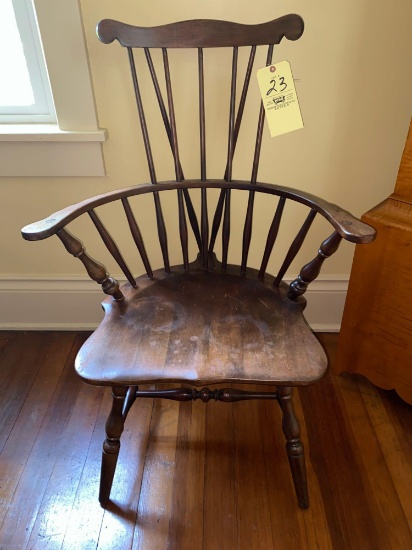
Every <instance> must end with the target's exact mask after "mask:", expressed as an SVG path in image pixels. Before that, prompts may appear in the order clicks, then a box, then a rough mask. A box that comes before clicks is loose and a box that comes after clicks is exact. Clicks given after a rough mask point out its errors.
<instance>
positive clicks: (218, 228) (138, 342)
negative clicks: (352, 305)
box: [22, 15, 375, 508]
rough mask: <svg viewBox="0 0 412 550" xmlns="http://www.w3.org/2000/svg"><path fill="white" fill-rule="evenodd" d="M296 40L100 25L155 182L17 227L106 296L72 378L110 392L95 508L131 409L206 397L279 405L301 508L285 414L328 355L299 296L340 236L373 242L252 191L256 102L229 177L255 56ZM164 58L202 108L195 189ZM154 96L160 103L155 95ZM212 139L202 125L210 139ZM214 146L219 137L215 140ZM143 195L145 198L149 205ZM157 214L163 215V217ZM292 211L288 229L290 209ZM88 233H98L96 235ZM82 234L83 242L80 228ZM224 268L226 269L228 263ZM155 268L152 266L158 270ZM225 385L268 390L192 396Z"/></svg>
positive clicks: (293, 436)
mask: <svg viewBox="0 0 412 550" xmlns="http://www.w3.org/2000/svg"><path fill="white" fill-rule="evenodd" d="M302 32H303V21H302V19H301V18H300V17H299V16H297V15H287V16H284V17H281V18H279V19H276V20H274V21H270V22H268V23H264V24H261V25H238V24H236V23H229V22H225V21H209V20H202V21H184V22H180V23H173V24H170V25H164V26H161V27H153V28H141V27H134V26H131V25H126V24H123V23H119V22H117V21H110V20H104V21H102V22H101V23H100V24H99V25H98V36H99V38H100V40H101V41H102V42H104V43H107V44H108V43H110V42H113V41H114V40H118V42H119V43H120V44H121V45H122V46H123V47H124V48H126V50H127V53H128V60H129V64H130V69H131V77H132V79H131V82H132V85H133V90H134V94H135V99H136V105H137V111H138V116H136V122H137V120H138V121H139V122H140V127H141V131H142V137H143V144H144V150H145V154H146V158H147V165H148V172H149V176H150V182H151V183H150V184H142V185H135V186H133V187H129V188H126V189H120V190H116V191H111V192H108V193H105V194H103V195H99V196H96V197H93V198H91V199H88V200H85V201H83V202H80V203H78V204H76V205H73V206H70V207H68V208H65V209H63V210H61V211H59V212H56V213H55V214H53V215H51V216H49V217H48V218H45V219H44V220H41V221H39V222H36V223H33V224H31V225H29V226H27V227H25V228H24V229H23V230H22V233H23V237H24V238H25V239H27V240H42V239H46V238H48V237H50V236H52V235H56V236H57V237H58V238H59V239H60V240H61V242H62V243H63V245H64V247H65V248H66V250H67V251H68V252H69V253H70V254H72V255H73V256H74V257H76V258H78V259H79V260H80V261H81V262H82V263H83V264H84V267H85V268H86V270H87V272H88V274H89V276H90V277H91V278H92V279H93V280H94V281H96V282H97V283H99V284H100V285H101V286H102V290H103V291H104V292H105V293H106V294H107V295H108V298H106V300H105V302H104V304H103V305H104V309H105V318H104V320H103V322H102V324H101V325H100V327H99V328H98V329H97V330H96V331H95V332H94V334H93V335H92V336H91V337H90V338H89V340H88V341H87V342H86V343H85V344H84V346H83V347H82V349H81V350H80V352H79V354H78V357H77V359H76V369H77V372H78V373H79V375H80V376H81V377H82V378H83V380H85V381H86V382H88V383H91V384H96V385H103V386H104V385H110V386H111V387H112V395H113V402H112V409H111V412H110V415H109V417H108V420H107V423H106V439H105V441H104V444H103V454H102V474H101V482H100V495H99V500H100V502H101V504H102V505H103V506H106V505H107V503H108V501H109V496H110V490H111V487H112V483H113V478H114V473H115V468H116V463H117V457H118V454H119V449H120V436H121V434H122V431H123V427H124V423H125V421H126V417H127V414H128V411H129V410H130V407H131V406H132V405H133V403H134V401H135V400H136V399H143V398H146V397H162V398H167V399H175V400H179V401H188V400H191V399H201V400H202V401H204V402H206V401H209V400H211V399H215V400H221V401H226V402H231V401H241V400H245V399H275V400H277V401H278V403H279V405H280V407H281V410H282V415H283V420H282V429H283V432H284V435H285V437H286V449H287V454H288V459H289V463H290V467H291V473H292V477H293V481H294V485H295V489H296V494H297V498H298V503H299V506H300V507H301V508H307V507H308V505H309V500H308V490H307V481H306V470H305V461H304V452H303V445H302V442H301V440H300V428H299V422H298V420H297V418H296V416H295V413H294V409H293V404H292V388H293V386H296V385H307V384H311V383H313V382H315V381H317V380H319V378H321V377H322V376H323V374H324V373H325V370H326V358H325V354H324V352H323V350H322V348H321V347H320V345H319V343H318V342H317V340H316V338H315V337H314V335H313V334H312V333H311V331H310V329H309V327H308V325H307V323H306V321H305V318H304V316H303V310H304V307H305V303H306V301H305V299H304V298H303V294H304V293H305V292H306V289H307V287H308V285H309V284H310V283H311V282H312V281H313V280H314V279H316V277H317V276H318V274H319V272H320V269H321V267H322V264H323V262H324V260H325V259H326V258H328V257H329V256H331V255H332V254H333V253H334V252H335V251H336V250H337V248H338V246H339V244H340V242H341V240H342V239H346V240H348V241H351V242H354V243H368V242H371V241H372V240H373V239H374V235H375V232H374V230H373V229H372V228H371V227H369V226H367V225H365V224H363V223H362V222H360V221H359V220H357V219H356V218H354V217H353V216H352V215H351V214H349V213H348V212H346V211H345V210H342V209H340V208H339V207H337V206H336V205H334V204H330V203H328V202H326V201H324V200H322V199H320V198H318V197H315V196H313V195H311V194H309V193H306V192H302V191H298V190H296V189H290V188H287V187H282V186H280V185H274V184H267V183H260V182H258V180H257V175H258V168H259V159H260V153H261V144H262V137H263V128H264V109H263V106H262V104H261V105H260V107H259V104H257V107H258V111H259V115H258V123H257V132H256V134H255V136H256V138H255V139H253V140H252V151H251V153H252V154H251V157H252V158H253V164H252V168H251V177H250V179H249V180H247V181H241V180H239V179H234V178H233V177H232V168H233V161H234V156H235V150H236V145H237V141H238V136H239V132H240V128H241V123H242V119H243V113H244V111H245V107H246V98H247V95H248V89H249V83H250V78H251V74H252V69H253V66H254V60H255V54H256V52H257V49H258V46H261V45H266V46H267V53H266V65H267V66H270V65H271V64H272V56H273V49H274V45H275V44H278V43H279V42H280V41H281V40H282V38H283V37H285V36H286V37H287V38H288V39H290V40H296V39H298V38H299V37H300V36H301V34H302ZM244 46H249V47H250V52H249V57H248V62H247V67H246V71H245V76H244V80H243V85H242V87H241V93H240V98H239V101H236V91H237V78H238V73H239V72H240V70H238V50H239V48H241V47H244ZM217 47H219V48H226V47H229V48H231V50H232V67H231V83H230V94H228V95H230V101H229V103H230V105H229V116H228V122H229V124H228V126H229V132H228V139H227V159H226V166H225V169H224V171H223V170H222V174H223V173H224V177H223V179H208V178H207V175H206V172H207V170H206V168H207V162H206V106H205V105H206V102H205V71H204V59H203V50H204V49H205V48H217ZM153 48H157V49H160V50H161V59H162V62H163V63H162V64H163V70H164V86H163V90H162V86H161V85H160V83H159V79H158V74H157V71H156V68H155V63H154V61H153V57H152V55H151V50H152V49H153ZM169 48H176V49H179V48H195V53H196V58H197V74H198V98H195V99H193V97H192V96H191V100H192V101H196V100H198V112H199V116H198V118H197V120H196V124H197V125H198V130H199V143H198V146H199V150H198V151H199V152H200V155H199V160H200V179H193V178H188V177H185V176H184V174H183V169H182V164H181V158H180V154H179V146H178V137H177V135H178V134H177V125H176V117H175V109H174V101H173V94H172V79H171V70H170V66H169V57H168V50H169ZM136 49H141V50H143V52H140V53H142V55H141V56H140V58H141V60H140V65H139V64H138V63H136V62H135V58H134V50H136ZM157 57H159V56H157ZM222 59H224V58H223V57H222ZM142 60H143V63H145V64H147V68H146V76H148V77H150V79H151V84H152V85H153V89H154V99H155V103H156V104H157V106H158V107H159V109H160V114H161V120H162V122H163V125H164V129H165V131H166V136H167V140H168V142H169V145H170V150H171V154H172V157H173V164H174V172H175V174H174V176H175V179H174V181H163V182H158V180H157V176H156V170H155V163H154V156H153V153H152V145H153V142H151V140H150V136H149V128H148V124H147V121H146V114H145V109H144V101H143V96H142V93H141V91H140V89H141V78H140V74H141V73H140V69H141V64H142ZM186 62H187V59H186V60H185V63H186ZM219 62H220V58H219ZM138 68H139V70H138ZM274 69H275V68H274ZM191 74H194V73H191ZM213 75H214V76H213V78H218V76H219V75H218V73H217V72H214V73H213ZM212 84H213V82H212ZM268 84H269V83H268ZM269 88H270V89H269ZM273 88H274V86H273V83H272V84H270V87H269V86H268V89H269V92H268V93H272V90H273ZM164 89H165V90H166V96H167V102H166V101H165V99H164V97H163V94H164ZM146 92H147V88H146ZM259 102H260V101H259ZM260 103H261V102H260ZM166 104H167V108H166ZM186 118H187V120H185V123H187V124H191V125H193V123H194V121H193V120H191V119H190V117H186ZM209 129H210V128H209V126H208V131H209ZM249 134H250V132H249ZM192 135H194V134H191V143H190V147H189V149H190V152H192V151H193V147H194V146H195V145H196V144H195V142H194V141H193V139H192ZM213 137H214V139H218V137H219V136H213ZM153 141H155V140H153ZM162 158H163V157H162ZM235 194H236V195H237V197H240V202H239V203H236V202H235V201H234V200H233V201H232V199H235ZM232 195H233V196H232ZM150 198H151V199H153V200H152V201H151V200H148V199H150ZM262 199H263V201H262ZM262 202H263V203H264V205H265V208H264V211H265V212H266V213H265V214H262V213H261V212H258V211H257V206H259V205H260V206H262ZM286 203H288V204H287V205H286ZM234 204H235V205H236V204H243V205H246V209H245V210H244V212H245V214H244V218H243V224H242V235H241V246H240V247H238V248H240V249H239V254H238V259H237V260H236V265H230V262H229V261H228V258H229V244H230V243H231V217H232V214H233V210H234V206H233V205H234ZM289 204H290V205H293V206H296V204H298V205H299V208H301V209H303V210H305V209H306V210H307V211H306V213H305V216H304V217H303V218H302V222H301V226H300V229H298V231H297V233H296V234H293V235H291V234H290V231H289V233H288V234H287V236H286V241H287V242H286V249H287V252H286V255H285V256H284V259H283V261H282V260H281V259H280V262H279V264H280V265H279V267H278V268H276V272H277V275H276V276H275V277H272V276H271V275H269V274H268V273H267V269H268V265H270V260H271V255H272V250H273V249H274V247H275V244H276V241H277V237H278V234H279V229H280V225H281V221H282V220H283V218H284V213H285V212H287V210H288V206H289ZM150 205H151V206H150ZM111 207H113V210H110V216H108V218H107V219H108V220H109V222H110V223H112V225H114V228H115V230H116V231H117V229H118V225H119V224H120V222H121V221H122V220H123V223H124V225H125V227H127V229H128V230H130V235H131V237H132V239H131V240H130V243H129V245H127V246H126V245H124V248H123V247H120V246H118V245H117V244H116V242H115V240H114V238H113V236H112V234H111V232H109V230H108V229H107V227H106V222H103V218H104V216H105V215H106V212H107V210H105V209H106V208H111ZM150 208H152V217H151V219H152V220H154V223H153V224H152V226H150V225H149V228H147V227H144V225H145V223H146V222H147V221H148V219H150V212H149V209H150ZM236 208H237V209H236V212H235V216H236V222H237V224H238V225H237V227H239V222H240V213H239V212H240V210H239V208H238V207H236ZM119 209H120V212H121V216H120V217H119ZM165 211H167V213H168V216H165V215H164V212H165ZM113 212H116V216H117V217H114V214H113ZM268 212H269V216H268ZM291 212H292V214H291V215H292V216H294V220H293V222H295V218H296V213H295V212H296V211H295V210H293V211H291ZM173 213H174V214H175V215H174V216H173V215H172V214H173ZM82 216H84V217H85V218H87V217H89V218H90V220H91V222H92V224H93V226H94V228H95V229H96V230H97V233H98V235H99V236H100V237H101V240H102V241H103V243H104V246H105V247H106V248H107V250H108V252H109V253H110V255H111V256H112V258H113V260H114V261H115V262H116V264H117V266H118V268H119V270H120V271H121V272H122V273H123V275H124V277H125V278H126V279H127V281H128V283H126V284H124V285H122V286H121V287H120V286H119V283H118V282H117V280H116V279H115V278H113V277H111V276H110V275H109V273H108V272H107V269H106V268H105V267H104V266H103V264H101V263H100V262H98V261H96V260H94V259H93V258H92V257H91V256H89V254H88V253H87V252H86V249H85V247H84V245H83V244H82V242H81V241H80V240H79V239H78V238H77V237H75V236H74V235H73V234H72V233H71V232H69V230H68V229H67V226H68V225H69V224H71V223H72V222H73V221H75V220H77V219H78V218H80V217H82ZM316 217H323V218H325V220H326V221H327V222H329V224H330V225H331V230H332V232H331V233H330V234H329V236H328V237H327V238H326V239H324V240H323V241H322V243H321V244H320V247H319V249H318V251H317V253H316V255H315V256H314V257H313V256H312V257H313V259H312V260H310V261H309V262H308V263H305V265H304V267H303V268H302V269H301V270H300V273H299V275H298V276H297V277H295V278H294V280H293V281H292V282H291V284H290V285H286V283H285V282H284V281H283V279H284V277H285V274H286V273H287V271H288V269H289V268H290V266H291V265H292V262H293V261H294V259H295V258H296V257H297V255H298V254H299V253H300V250H301V248H302V245H303V243H304V240H305V238H306V235H307V233H308V232H309V230H310V228H311V226H312V223H313V221H314V220H315V218H316ZM114 219H116V220H117V221H116V223H113V220H114ZM172 219H173V220H174V221H175V226H174V230H170V227H169V228H168V225H170V224H171V223H172ZM296 219H297V218H296ZM165 220H166V221H165ZM142 222H143V223H142ZM265 222H267V223H266V225H265ZM294 225H295V224H294V223H292V226H294ZM253 226H255V227H258V228H259V231H260V232H261V234H262V235H264V234H265V233H266V238H265V237H264V236H263V238H261V240H260V243H259V244H260V245H261V248H260V252H259V255H260V258H261V260H258V261H257V262H256V260H254V265H252V266H251V265H248V262H249V251H250V248H251V246H252V245H253V242H254V241H253V238H252V227H253ZM150 227H151V228H150ZM153 227H155V230H154V231H153ZM263 227H265V228H266V229H263ZM298 227H299V225H298ZM92 230H93V231H94V229H93V228H92ZM219 235H221V247H220V250H218V251H217V256H218V258H219V261H218V260H217V259H216V255H215V248H216V246H215V245H216V241H217V238H218V236H219ZM87 237H88V238H89V239H91V238H92V236H91V232H90V231H89V232H88V234H87ZM171 237H172V239H171ZM174 237H177V238H174ZM283 237H284V238H285V236H283ZM173 238H174V239H173ZM173 240H174V241H177V242H178V244H177V245H176V246H173V244H172V247H173V253H174V254H176V250H177V249H178V248H180V249H181V258H182V265H180V266H178V267H170V264H171V262H170V256H169V249H170V248H171V246H170V245H171V242H172V241H173ZM133 241H134V243H135V244H136V247H137V250H138V256H139V261H140V262H141V264H140V265H141V272H142V271H143V270H145V271H146V275H143V276H139V277H137V278H136V277H135V276H134V275H133V274H132V271H131V269H130V268H129V266H128V264H127V263H126V261H125V259H124V256H123V254H124V253H125V251H126V253H127V254H129V257H130V255H131V254H132V253H131V250H130V244H133ZM155 245H156V246H160V252H161V258H162V263H163V269H157V268H158V267H159V265H154V267H153V268H152V261H153V260H152V258H153V256H151V253H152V250H153V247H154V246H155ZM121 248H122V252H121V250H120V249H121ZM258 248H259V247H258ZM134 252H135V251H134ZM133 261H134V260H133ZM179 261H180V260H179ZM190 262H192V263H190ZM231 262H232V263H234V262H233V261H232V260H231ZM157 263H158V264H159V260H158V259H157ZM174 263H179V262H174ZM252 267H253V269H252ZM157 382H162V383H167V382H171V383H172V382H173V383H175V382H178V383H182V384H186V385H187V384H190V385H192V386H195V387H194V388H190V387H187V386H183V387H181V388H171V389H163V387H161V388H155V389H153V388H152V389H141V388H139V384H142V383H145V384H146V383H149V384H156V383H157ZM222 382H227V383H228V384H232V383H236V384H240V383H241V384H245V383H248V382H250V383H253V384H259V383H261V384H271V385H273V391H271V392H268V391H263V392H257V391H249V390H247V389H243V390H240V389H238V388H234V387H229V388H223V389H210V388H207V387H204V388H202V389H200V390H198V389H196V386H203V385H209V384H220V383H222Z"/></svg>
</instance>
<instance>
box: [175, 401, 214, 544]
mask: <svg viewBox="0 0 412 550" xmlns="http://www.w3.org/2000/svg"><path fill="white" fill-rule="evenodd" d="M205 437H206V410H205V404H204V403H202V402H201V401H196V402H188V403H181V404H180V410H179V421H178V431H177V441H176V465H175V476H174V481H173V494H172V506H171V514H170V525H169V537H168V546H167V548H168V550H193V549H194V548H199V547H200V548H201V547H202V544H203V543H202V540H203V501H204V472H205Z"/></svg>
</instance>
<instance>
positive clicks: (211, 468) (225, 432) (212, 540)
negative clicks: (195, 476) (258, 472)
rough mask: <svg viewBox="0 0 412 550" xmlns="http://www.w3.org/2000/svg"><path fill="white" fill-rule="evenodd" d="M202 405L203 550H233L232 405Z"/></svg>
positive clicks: (234, 496)
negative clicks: (203, 435) (203, 415)
mask: <svg viewBox="0 0 412 550" xmlns="http://www.w3.org/2000/svg"><path fill="white" fill-rule="evenodd" d="M217 387H219V386H217ZM226 387H227V384H226ZM205 406H206V438H205V445H206V468H205V492H204V511H203V514H204V528H203V548H204V550H215V549H216V548H219V550H232V549H233V541H236V540H237V510H236V491H235V463H234V452H235V441H234V431H233V428H234V425H233V413H232V409H233V406H232V405H228V404H227V403H219V402H217V403H210V404H206V405H205Z"/></svg>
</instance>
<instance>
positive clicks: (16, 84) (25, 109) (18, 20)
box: [0, 0, 56, 123]
mask: <svg viewBox="0 0 412 550" xmlns="http://www.w3.org/2000/svg"><path fill="white" fill-rule="evenodd" d="M0 51H1V52H3V55H2V56H1V57H0V74H1V75H2V86H1V87H0V121H1V122H16V123H24V122H31V123H35V122H43V123H44V122H52V123H55V122H56V114H55V110H54V105H53V99H52V95H51V90H50V83H49V79H48V75H47V70H46V65H45V62H44V56H43V51H42V47H41V43H40V38H39V33H38V27H37V22H36V17H35V13H34V10H33V5H32V4H31V2H30V0H2V10H1V18H0ZM5 52H7V54H6V55H5Z"/></svg>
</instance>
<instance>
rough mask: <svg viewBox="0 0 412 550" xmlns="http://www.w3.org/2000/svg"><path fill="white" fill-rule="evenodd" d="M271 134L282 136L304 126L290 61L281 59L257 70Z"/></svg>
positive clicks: (272, 135)
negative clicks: (274, 63)
mask: <svg viewBox="0 0 412 550" xmlns="http://www.w3.org/2000/svg"><path fill="white" fill-rule="evenodd" d="M257 78H258V82H259V88H260V93H261V95H262V101H263V105H264V107H265V111H266V118H267V120H268V124H269V130H270V136H271V137H275V136H280V135H281V134H286V133H287V132H293V130H298V129H299V128H303V120H302V115H301V113H300V108H299V103H298V96H297V94H296V90H295V84H294V82H293V76H292V71H291V69H290V64H289V61H280V62H279V63H276V65H269V66H268V67H264V68H263V69H259V70H258V72H257Z"/></svg>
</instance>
